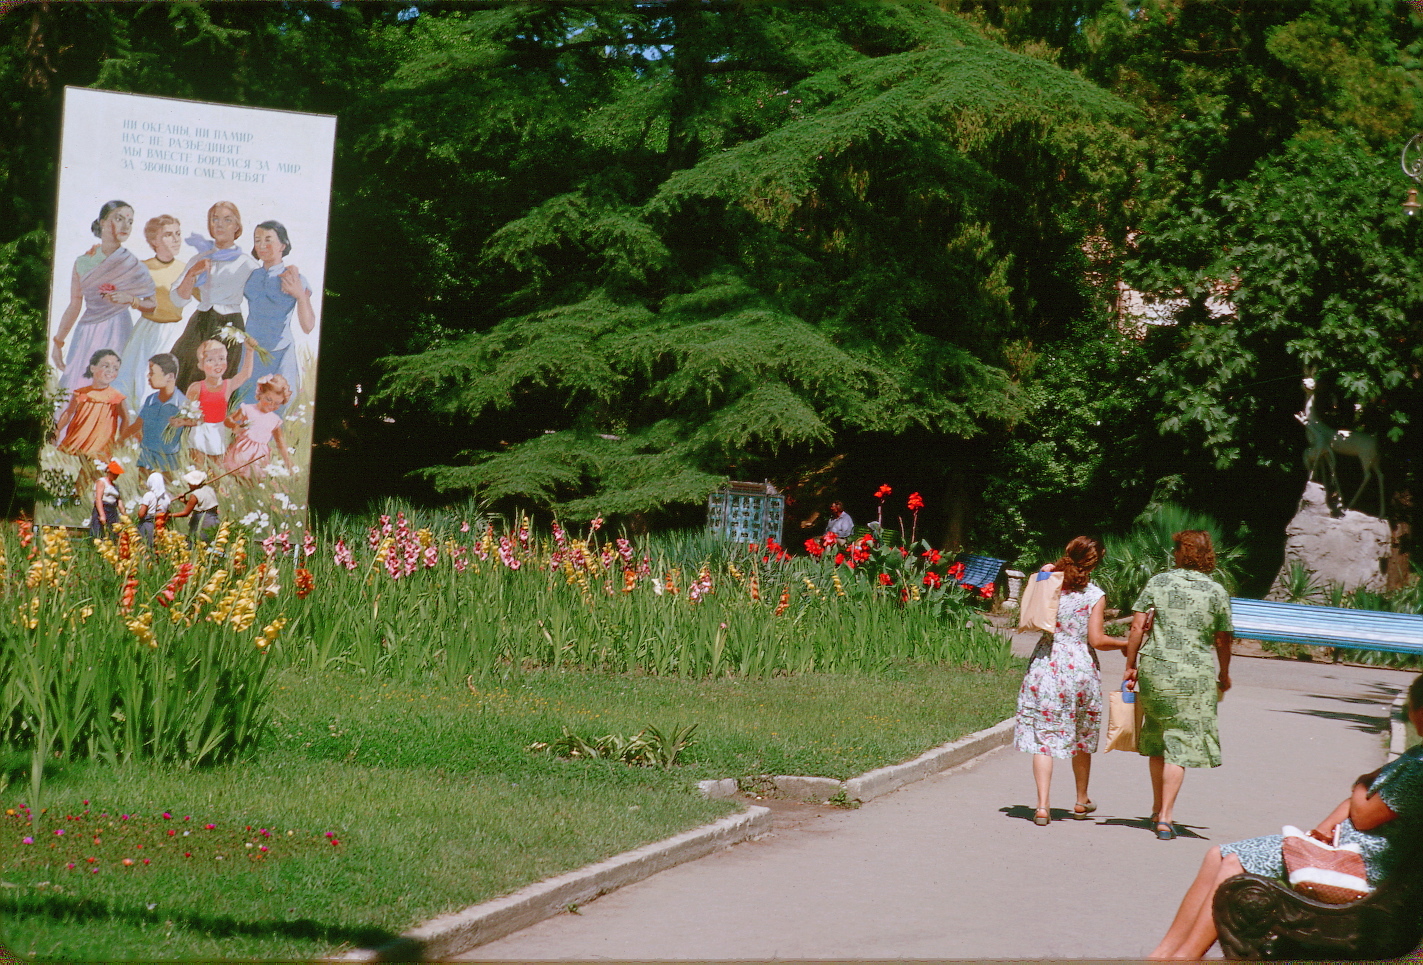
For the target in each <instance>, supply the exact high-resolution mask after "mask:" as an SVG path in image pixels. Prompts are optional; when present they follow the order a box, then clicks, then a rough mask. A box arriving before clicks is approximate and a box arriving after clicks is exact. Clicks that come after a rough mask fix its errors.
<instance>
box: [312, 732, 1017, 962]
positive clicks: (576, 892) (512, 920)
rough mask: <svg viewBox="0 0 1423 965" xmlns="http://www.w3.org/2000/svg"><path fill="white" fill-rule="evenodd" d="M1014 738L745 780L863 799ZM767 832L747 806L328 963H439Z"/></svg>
mask: <svg viewBox="0 0 1423 965" xmlns="http://www.w3.org/2000/svg"><path fill="white" fill-rule="evenodd" d="M1012 739H1013V721H1012V720H1011V719H1010V720H1005V721H1002V722H1000V723H997V724H994V725H993V726H992V727H989V728H987V729H986V730H981V731H978V732H977V733H973V734H969V735H968V736H967V737H961V738H959V739H958V740H956V741H953V742H952V743H949V744H944V745H941V746H939V747H936V748H934V749H933V750H930V751H927V752H925V753H923V754H921V755H919V756H918V757H916V758H914V760H912V761H907V762H905V763H903V764H895V765H892V766H890V767H881V768H877V769H876V770H873V771H868V772H866V773H864V774H861V775H860V776H859V777H854V778H851V779H850V780H848V781H837V780H835V779H834V778H829V777H797V776H794V775H784V774H783V775H777V776H775V777H761V778H745V779H743V780H745V781H746V782H747V783H748V784H750V783H753V782H754V783H757V784H759V785H761V786H763V787H764V786H769V788H770V790H771V791H772V792H773V793H774V794H776V795H778V796H781V797H795V798H800V799H809V798H818V799H821V800H829V799H830V798H833V797H836V796H837V795H839V794H840V793H842V792H843V793H844V794H845V796H846V797H847V798H848V799H850V800H852V801H859V802H862V803H863V802H865V801H870V800H873V799H874V798H877V797H880V796H881V795H884V794H888V793H889V792H890V791H893V790H895V789H896V788H900V787H903V786H904V785H905V784H910V783H913V782H914V781H919V780H922V779H924V778H926V777H929V776H930V775H932V774H937V773H938V772H940V771H945V770H948V769H949V768H951V767H957V766H959V765H961V764H965V763H967V762H968V761H970V760H972V759H973V758H975V757H978V756H979V755H981V754H986V753H988V752H989V751H991V750H996V749H997V748H999V747H1002V746H1004V745H1005V744H1007V743H1009V742H1010V741H1011V740H1012ZM740 783H741V782H739V781H738V780H737V779H735V778H723V779H721V780H719V781H701V782H699V783H698V785H697V787H698V790H700V791H701V793H702V795H703V796H704V797H711V798H729V797H733V796H735V794H736V793H737V791H738V790H739V788H740ZM770 830H771V811H770V809H769V808H763V807H756V806H754V805H753V806H751V807H748V808H747V809H746V811H744V812H743V813H741V814H734V815H732V816H731V817H728V818H722V819H721V820H720V821H715V822H713V823H711V824H707V825H703V826H702V827H700V828H694V829H693V830H691V831H684V832H683V833H681V834H677V835H673V836H672V837H670V838H667V839H666V840H664V841H657V842H654V843H652V844H646V845H643V846H642V847H640V848H635V849H633V850H632V851H625V852H623V853H622V854H620V855H615V856H614V857H611V858H609V859H607V860H606V861H600V862H598V863H597V864H592V865H589V866H588V867H586V868H580V869H578V870H576V871H570V872H568V873H567V874H562V875H559V876H557V877H556V878H549V879H548V880H547V881H539V882H536V883H534V884H532V885H529V886H528V887H526V888H521V889H519V890H518V891H516V892H514V893H513V894H512V895H506V896H505V897H503V898H494V899H492V900H490V901H485V902H481V903H479V904H477V905H471V906H469V907H468V908H465V909H463V910H462V911H456V912H451V913H450V914H448V915H441V916H440V917H438V918H432V919H430V920H429V921H427V922H425V923H423V924H421V925H417V926H415V927H414V928H412V929H411V930H410V931H408V932H406V933H405V934H403V935H401V936H400V937H399V938H397V939H396V940H395V941H393V942H390V943H388V944H386V945H383V946H381V947H380V948H358V949H355V950H353V951H350V952H347V953H346V954H345V955H342V956H339V957H337V958H334V959H327V961H335V962H412V961H439V960H442V959H445V958H449V957H451V956H453V955H458V954H460V953H461V952H466V951H468V950H469V949H471V948H475V947H477V946H479V945H483V944H486V943H488V942H492V941H494V940H495V939H499V938H503V937H504V936H505V935H510V934H513V933H514V932H516V931H518V930H519V929H521V928H527V927H528V926H529V925H532V924H534V923H536V922H540V921H543V920H544V919H545V918H552V917H553V916H554V915H557V914H558V913H559V912H561V911H564V910H565V909H567V908H568V907H569V906H570V905H581V904H585V903H587V902H589V901H592V900H593V899H594V898H597V897H598V896H599V895H605V894H607V893H608V892H610V891H616V890H617V889H619V888H621V887H623V886H624V885H630V884H633V883H634V882H637V881H641V880H643V879H644V878H649V877H651V876H652V875H655V874H656V873H657V872H659V871H665V870H666V869H668V868H671V867H674V866H675V865H679V864H683V863H685V862H688V861H694V860H696V859H697V858H702V857H705V856H706V855H709V854H711V853H712V852H713V851H720V850H721V849H723V848H729V847H731V846H732V845H734V844H739V843H740V842H742V841H746V840H748V839H750V838H755V837H758V836H760V835H762V834H765V833H767V832H768V831H770Z"/></svg>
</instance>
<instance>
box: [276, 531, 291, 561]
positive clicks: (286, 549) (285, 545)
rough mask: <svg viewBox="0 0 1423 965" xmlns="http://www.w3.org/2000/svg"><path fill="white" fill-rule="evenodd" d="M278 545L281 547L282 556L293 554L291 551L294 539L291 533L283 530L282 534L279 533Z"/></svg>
mask: <svg viewBox="0 0 1423 965" xmlns="http://www.w3.org/2000/svg"><path fill="white" fill-rule="evenodd" d="M277 545H278V546H279V547H281V550H282V555H283V556H286V555H287V554H289V553H291V551H292V537H291V533H288V532H287V531H286V530H282V531H281V532H280V533H278V534H277Z"/></svg>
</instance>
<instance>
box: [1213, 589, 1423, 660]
mask: <svg viewBox="0 0 1423 965" xmlns="http://www.w3.org/2000/svg"><path fill="white" fill-rule="evenodd" d="M1230 611H1231V619H1232V621H1233V622H1234V624H1235V636H1236V637H1238V638H1239V639H1242V640H1268V641H1271V642H1274V643H1301V644H1308V645H1311V646H1324V647H1346V648H1352V649H1355V650H1387V651H1390V652H1393V653H1423V615H1420V614H1416V613H1386V612H1382V611H1379V610H1348V609H1344V608H1342V607H1332V606H1310V605H1308V604H1305V603H1275V602H1272V601H1269V600H1244V599H1240V598H1237V597H1232V598H1231V601H1230Z"/></svg>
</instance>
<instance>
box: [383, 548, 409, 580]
mask: <svg viewBox="0 0 1423 965" xmlns="http://www.w3.org/2000/svg"><path fill="white" fill-rule="evenodd" d="M383 562H384V563H385V571H386V572H387V573H389V574H390V578H391V579H392V580H398V579H400V577H401V576H402V575H404V570H402V569H401V566H400V547H398V546H396V545H395V544H394V543H392V544H390V549H388V550H386V551H385V560H384V561H383Z"/></svg>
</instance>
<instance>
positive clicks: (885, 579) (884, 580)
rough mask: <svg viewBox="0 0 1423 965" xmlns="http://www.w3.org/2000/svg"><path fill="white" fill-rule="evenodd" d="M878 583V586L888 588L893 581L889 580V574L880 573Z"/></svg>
mask: <svg viewBox="0 0 1423 965" xmlns="http://www.w3.org/2000/svg"><path fill="white" fill-rule="evenodd" d="M879 582H880V586H890V585H891V584H893V583H894V581H893V580H891V579H890V578H889V574H888V573H881V574H880V575H879Z"/></svg>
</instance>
